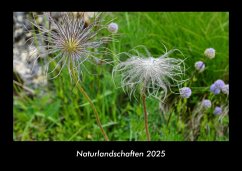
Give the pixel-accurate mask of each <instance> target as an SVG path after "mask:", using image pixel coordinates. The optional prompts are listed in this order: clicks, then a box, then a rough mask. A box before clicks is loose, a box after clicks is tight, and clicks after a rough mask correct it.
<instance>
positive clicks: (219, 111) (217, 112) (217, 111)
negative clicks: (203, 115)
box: [213, 106, 223, 115]
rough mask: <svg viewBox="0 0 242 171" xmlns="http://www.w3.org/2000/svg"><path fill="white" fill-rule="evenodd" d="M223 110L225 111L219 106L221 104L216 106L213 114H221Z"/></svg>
mask: <svg viewBox="0 0 242 171" xmlns="http://www.w3.org/2000/svg"><path fill="white" fill-rule="evenodd" d="M222 112H223V111H222V108H221V107H219V106H216V107H215V109H214V111H213V114H215V115H219V114H221V113H222Z"/></svg>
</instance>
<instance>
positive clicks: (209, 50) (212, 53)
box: [204, 48, 215, 59]
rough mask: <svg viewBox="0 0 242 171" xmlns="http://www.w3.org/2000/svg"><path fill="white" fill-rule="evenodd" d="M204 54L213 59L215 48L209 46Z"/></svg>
mask: <svg viewBox="0 0 242 171" xmlns="http://www.w3.org/2000/svg"><path fill="white" fill-rule="evenodd" d="M204 55H205V56H206V57H208V58H209V59H213V58H214V57H215V49H214V48H207V49H206V50H205V51H204Z"/></svg>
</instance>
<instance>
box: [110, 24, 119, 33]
mask: <svg viewBox="0 0 242 171" xmlns="http://www.w3.org/2000/svg"><path fill="white" fill-rule="evenodd" d="M108 31H109V32H111V33H117V32H118V24H117V23H110V24H109V25H108Z"/></svg>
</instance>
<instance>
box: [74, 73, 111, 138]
mask: <svg viewBox="0 0 242 171" xmlns="http://www.w3.org/2000/svg"><path fill="white" fill-rule="evenodd" d="M72 74H73V76H74V79H75V82H76V83H77V86H78V88H79V90H80V92H81V93H82V95H83V96H84V97H85V98H86V99H87V101H88V102H89V103H90V105H91V108H92V109H93V112H94V114H95V117H96V121H97V125H98V126H99V128H100V130H101V132H102V134H103V136H104V138H105V140H106V141H109V139H108V136H107V134H106V133H105V131H104V129H103V127H102V124H101V121H100V118H99V115H98V113H97V110H96V107H95V106H94V104H93V103H92V100H91V99H90V97H89V96H88V95H87V93H86V91H85V90H84V89H83V88H82V86H81V84H79V83H78V80H77V78H76V74H75V71H74V70H73V69H72Z"/></svg>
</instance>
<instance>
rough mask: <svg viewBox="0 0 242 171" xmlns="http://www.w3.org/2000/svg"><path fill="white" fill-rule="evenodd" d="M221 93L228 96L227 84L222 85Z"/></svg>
mask: <svg viewBox="0 0 242 171" xmlns="http://www.w3.org/2000/svg"><path fill="white" fill-rule="evenodd" d="M222 92H223V93H224V94H227V95H229V84H226V85H224V86H223V87H222Z"/></svg>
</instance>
